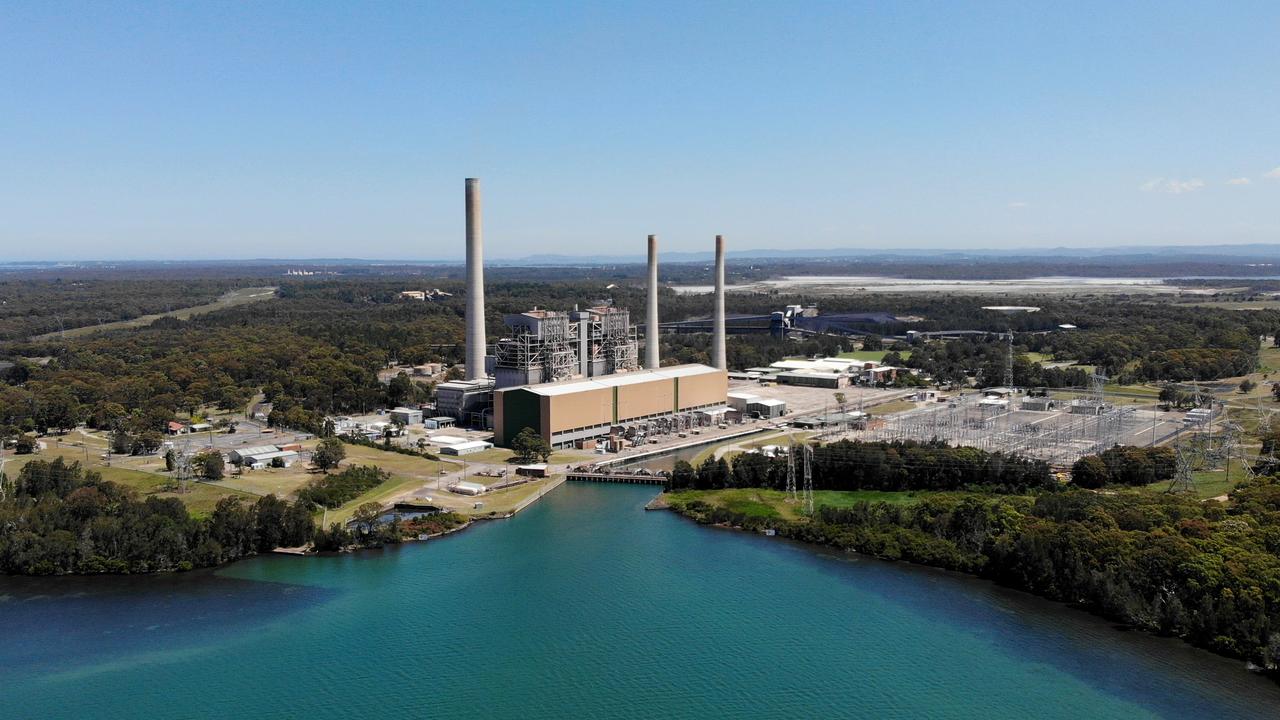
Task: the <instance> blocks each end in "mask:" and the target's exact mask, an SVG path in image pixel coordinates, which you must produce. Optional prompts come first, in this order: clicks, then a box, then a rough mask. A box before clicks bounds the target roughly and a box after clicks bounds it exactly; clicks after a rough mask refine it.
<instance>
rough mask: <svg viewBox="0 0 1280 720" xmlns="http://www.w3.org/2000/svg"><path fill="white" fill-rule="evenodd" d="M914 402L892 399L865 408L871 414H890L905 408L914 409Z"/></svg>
mask: <svg viewBox="0 0 1280 720" xmlns="http://www.w3.org/2000/svg"><path fill="white" fill-rule="evenodd" d="M915 407H916V404H915V403H913V402H911V401H910V400H894V401H893V402H887V403H884V404H882V405H874V406H872V407H869V408H867V410H868V411H870V412H871V414H872V415H892V414H893V413H899V412H903V411H905V410H914V409H915Z"/></svg>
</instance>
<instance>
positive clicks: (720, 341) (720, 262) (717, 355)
mask: <svg viewBox="0 0 1280 720" xmlns="http://www.w3.org/2000/svg"><path fill="white" fill-rule="evenodd" d="M711 365H712V366H714V367H716V368H718V369H720V370H727V369H728V368H729V363H728V362H727V361H726V360H725V353H724V236H723V235H717V236H716V294H715V311H714V314H713V315H712V317H711Z"/></svg>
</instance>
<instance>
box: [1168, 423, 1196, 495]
mask: <svg viewBox="0 0 1280 720" xmlns="http://www.w3.org/2000/svg"><path fill="white" fill-rule="evenodd" d="M1173 450H1174V452H1175V453H1176V455H1175V457H1174V468H1175V469H1174V473H1173V480H1171V481H1170V482H1169V488H1168V489H1167V490H1166V491H1165V492H1170V493H1194V492H1195V491H1196V480H1195V477H1194V476H1193V475H1192V474H1191V460H1192V458H1191V454H1190V453H1189V452H1188V451H1187V450H1186V449H1185V448H1183V446H1182V431H1181V430H1179V431H1178V434H1177V436H1176V439H1175V440H1174V444H1173Z"/></svg>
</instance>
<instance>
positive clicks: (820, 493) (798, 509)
mask: <svg viewBox="0 0 1280 720" xmlns="http://www.w3.org/2000/svg"><path fill="white" fill-rule="evenodd" d="M936 494H937V493H924V492H885V491H879V490H817V491H815V492H814V493H813V504H814V506H815V507H823V506H826V507H836V508H840V507H851V506H852V505H854V504H855V503H858V502H863V501H865V502H887V503H893V504H895V505H909V504H911V503H914V502H917V501H919V500H920V499H922V498H924V497H927V496H929V495H936ZM695 500H701V501H702V502H705V503H708V504H710V505H716V506H720V507H723V508H725V509H727V510H729V511H731V512H735V513H741V514H743V515H747V516H749V517H762V518H782V519H785V520H796V519H799V518H800V517H802V516H803V512H802V506H801V503H798V502H797V503H792V502H790V501H788V499H787V495H786V493H784V492H782V491H781V490H764V489H759V488H732V489H728V490H681V491H679V492H673V493H668V494H667V502H668V503H670V504H671V505H672V506H673V507H676V508H679V507H680V506H682V505H684V504H686V503H689V502H693V501H695Z"/></svg>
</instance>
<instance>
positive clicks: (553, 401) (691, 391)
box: [494, 365, 729, 446]
mask: <svg viewBox="0 0 1280 720" xmlns="http://www.w3.org/2000/svg"><path fill="white" fill-rule="evenodd" d="M728 389H729V379H728V375H727V373H726V372H725V371H724V370H720V369H716V368H713V367H708V366H706V365H677V366H673V367H665V368H658V369H654V370H636V371H633V372H628V373H619V374H616V375H602V376H597V377H593V378H589V379H580V380H566V381H564V382H558V383H547V384H544V385H528V386H523V387H516V388H504V389H501V390H498V391H497V392H496V393H495V394H494V440H495V442H497V443H498V444H499V445H506V444H508V443H510V442H511V439H512V438H514V437H515V436H516V435H517V434H518V433H519V432H520V431H521V430H523V429H525V428H533V429H534V430H535V431H536V432H538V434H539V435H541V436H542V438H543V439H544V440H546V441H547V442H548V443H550V444H551V445H553V446H563V445H567V444H570V443H572V442H573V441H575V440H581V439H585V438H591V437H597V436H600V435H606V434H608V433H609V431H610V429H611V428H613V427H615V426H619V425H625V424H626V423H629V422H636V421H642V420H646V419H651V418H657V417H664V416H671V415H675V414H677V413H685V412H692V411H694V410H703V409H707V408H716V407H723V406H724V405H725V404H726V394H727V392H728Z"/></svg>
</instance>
